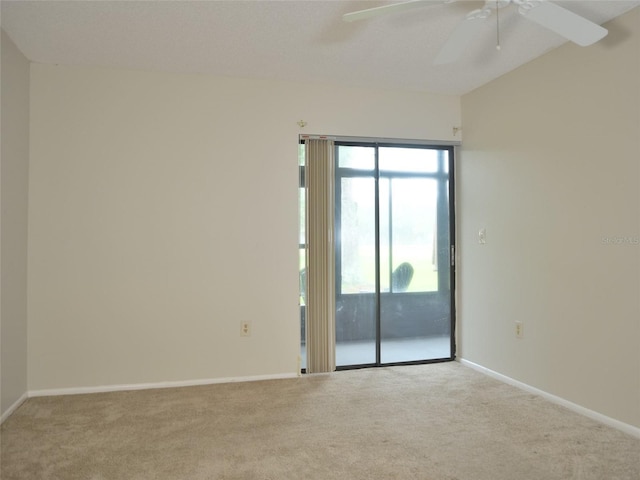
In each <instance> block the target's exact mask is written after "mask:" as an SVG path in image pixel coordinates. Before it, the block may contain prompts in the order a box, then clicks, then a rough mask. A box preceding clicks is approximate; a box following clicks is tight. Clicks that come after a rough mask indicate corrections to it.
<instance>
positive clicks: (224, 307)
mask: <svg viewBox="0 0 640 480" xmlns="http://www.w3.org/2000/svg"><path fill="white" fill-rule="evenodd" d="M31 73H32V76H31V87H32V90H31V165H30V186H29V187H30V190H29V194H30V197H29V199H30V215H29V228H30V230H29V389H30V390H43V389H60V388H74V387H94V386H109V385H117V384H138V383H149V382H151V383H154V382H162V381H189V380H197V379H217V378H225V377H240V376H258V375H280V374H295V373H296V372H297V369H298V355H299V334H300V329H299V317H298V294H297V291H298V263H297V262H298V243H297V242H298V234H297V231H298V230H297V229H298V211H297V208H298V206H297V205H298V197H297V195H298V193H297V189H298V170H297V162H298V158H297V148H298V147H297V141H298V135H299V134H300V133H312V134H330V135H352V136H371V137H375V136H382V137H397V138H415V139H434V140H452V139H453V137H452V127H453V126H454V125H458V124H459V122H460V102H459V98H458V97H443V96H431V95H425V94H417V93H398V92H391V91H376V90H364V89H347V88H334V87H329V86H320V85H317V86H310V85H301V84H294V83H279V82H271V81H257V80H239V79H233V78H220V77H212V76H206V75H174V74H164V73H146V72H134V71H124V70H109V69H98V68H71V67H56V66H44V65H32V69H31ZM299 120H304V121H306V122H308V125H307V127H306V128H304V129H301V128H299V127H298V125H297V122H298V121H299ZM246 319H248V320H251V321H252V322H253V333H252V336H251V337H241V336H240V321H241V320H246Z"/></svg>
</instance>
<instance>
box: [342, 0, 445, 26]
mask: <svg viewBox="0 0 640 480" xmlns="http://www.w3.org/2000/svg"><path fill="white" fill-rule="evenodd" d="M452 1H455V0H411V1H409V2H402V3H392V4H390V5H382V6H381V7H375V8H367V9H366V10H358V11H357V12H351V13H346V14H344V15H343V16H342V20H344V21H345V22H355V21H356V20H364V19H365V18H372V17H377V16H379V15H387V14H391V13H397V12H403V11H405V10H412V9H414V8H420V7H426V6H429V5H436V4H438V3H440V4H442V3H450V2H452Z"/></svg>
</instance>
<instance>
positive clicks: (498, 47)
mask: <svg viewBox="0 0 640 480" xmlns="http://www.w3.org/2000/svg"><path fill="white" fill-rule="evenodd" d="M496 50H500V5H499V0H496Z"/></svg>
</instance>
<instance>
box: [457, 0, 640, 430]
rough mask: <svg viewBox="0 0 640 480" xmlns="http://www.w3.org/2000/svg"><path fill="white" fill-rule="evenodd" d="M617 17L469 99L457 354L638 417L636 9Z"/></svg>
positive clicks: (618, 415)
mask: <svg viewBox="0 0 640 480" xmlns="http://www.w3.org/2000/svg"><path fill="white" fill-rule="evenodd" d="M609 28H610V35H609V36H608V37H607V38H606V39H605V40H604V41H603V42H601V43H599V44H596V45H594V46H592V47H589V48H580V47H577V46H574V45H572V44H567V45H565V46H563V47H561V48H559V49H557V50H555V51H553V52H551V53H549V54H547V55H545V56H543V57H541V58H539V59H537V60H535V61H533V62H531V63H529V64H527V65H525V66H523V67H521V68H520V69H518V70H516V71H514V72H512V73H510V74H508V75H505V76H504V77H502V78H500V79H498V80H496V81H494V82H492V83H490V84H488V85H486V86H484V87H482V88H480V89H478V90H476V91H474V92H472V93H470V94H468V95H465V96H463V98H462V114H463V123H464V146H463V149H462V153H461V158H460V162H459V169H458V180H459V187H458V193H459V194H460V198H459V210H458V212H459V216H458V219H459V223H460V228H459V231H458V234H459V242H460V244H461V249H460V254H461V262H460V266H459V274H460V277H459V289H460V298H461V301H460V307H459V311H458V318H459V321H460V353H461V355H462V357H463V358H465V359H467V360H469V361H472V362H475V363H477V364H480V365H482V366H484V367H486V368H489V369H491V370H494V371H497V372H499V373H501V374H504V375H507V376H509V377H512V378H514V379H516V380H519V381H521V382H524V383H526V384H529V385H531V386H533V387H536V388H539V389H541V390H544V391H546V392H549V393H551V394H553V395H557V396H559V397H562V398H564V399H566V400H569V401H571V402H574V403H577V404H579V405H582V406H584V407H586V408H588V409H591V410H594V411H596V412H599V413H601V414H604V415H606V416H609V417H612V418H614V419H617V420H620V421H622V422H625V423H628V424H630V425H634V426H636V427H638V426H640V348H639V345H640V245H638V241H639V238H640V193H639V192H640V167H639V165H640V9H637V8H636V9H635V10H633V11H631V12H630V13H628V14H626V15H624V16H622V17H620V18H619V19H617V20H615V21H613V22H612V23H611V24H609ZM481 227H486V231H487V243H486V245H479V244H478V242H477V232H478V229H480V228H481ZM617 237H625V240H624V243H622V244H619V245H618V244H608V243H606V238H617ZM603 239H605V240H604V241H603ZM515 321H521V322H524V338H523V339H516V338H515V334H514V322H515Z"/></svg>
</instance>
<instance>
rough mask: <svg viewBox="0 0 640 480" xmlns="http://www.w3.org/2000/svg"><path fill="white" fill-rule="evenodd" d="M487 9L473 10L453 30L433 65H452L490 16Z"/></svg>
mask: <svg viewBox="0 0 640 480" xmlns="http://www.w3.org/2000/svg"><path fill="white" fill-rule="evenodd" d="M490 14H491V11H490V10H488V9H484V10H474V11H473V12H471V13H469V14H468V15H467V17H466V18H465V19H464V20H462V21H461V22H460V23H459V24H458V26H457V27H456V28H455V30H454V31H453V33H452V34H451V36H450V37H449V38H448V39H447V41H446V42H445V44H444V46H443V47H442V49H441V50H440V52H438V55H436V58H435V60H434V61H433V64H434V65H443V64H445V63H453V62H455V61H456V60H458V58H460V56H461V55H462V54H463V53H464V51H465V50H466V49H467V47H468V46H469V44H471V42H472V41H473V39H474V38H475V37H476V36H477V35H478V34H479V33H480V31H481V30H482V24H483V22H484V21H485V20H486V19H487V18H488V17H489V16H490Z"/></svg>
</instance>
